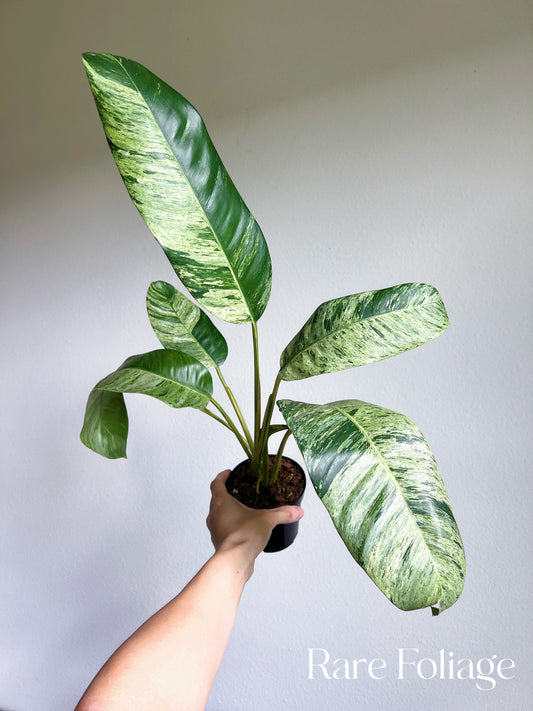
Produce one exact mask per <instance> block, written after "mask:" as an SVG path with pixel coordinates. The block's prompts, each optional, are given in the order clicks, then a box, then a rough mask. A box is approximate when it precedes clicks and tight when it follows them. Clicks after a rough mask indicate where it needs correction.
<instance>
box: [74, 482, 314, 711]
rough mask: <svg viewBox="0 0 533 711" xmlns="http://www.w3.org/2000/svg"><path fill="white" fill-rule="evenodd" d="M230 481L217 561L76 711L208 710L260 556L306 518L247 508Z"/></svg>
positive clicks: (115, 662) (294, 510)
mask: <svg viewBox="0 0 533 711" xmlns="http://www.w3.org/2000/svg"><path fill="white" fill-rule="evenodd" d="M228 475H229V470H226V471H224V472H221V473H220V474H219V475H218V476H217V477H216V478H215V480H214V481H213V482H212V484H211V493H212V496H211V505H210V509H209V515H208V517H207V526H208V528H209V530H210V532H211V539H212V541H213V544H214V546H215V553H214V555H213V556H212V557H211V558H210V559H209V560H208V561H207V563H206V564H205V565H204V566H203V567H202V568H201V570H200V571H199V572H198V573H197V574H196V575H195V577H194V578H193V579H192V580H191V581H190V582H189V583H188V585H187V586H186V587H185V588H184V589H183V590H182V591H181V593H180V594H179V595H178V596H177V597H175V598H174V599H173V600H171V601H170V602H169V603H168V604H167V605H165V606H164V607H163V608H162V609H161V610H159V612H157V613H156V614H155V615H153V616H152V617H151V618H150V619H149V620H147V622H145V623H144V624H143V625H142V626H141V627H140V628H139V629H138V630H137V631H136V632H135V633H134V634H133V635H132V636H131V637H129V638H128V639H127V640H126V641H125V642H124V644H122V646H121V647H119V648H118V649H117V651H116V652H115V653H114V654H113V655H112V656H111V657H110V658H109V659H108V661H107V662H106V663H105V665H104V666H103V667H102V669H101V670H100V671H99V672H98V674H97V675H96V677H95V678H94V680H93V681H92V683H91V685H90V686H89V688H88V689H87V691H86V692H85V694H84V695H83V697H82V699H81V700H80V702H79V704H78V706H77V707H76V710H75V711H145V710H146V711H169V710H172V711H176V709H179V710H180V711H201V710H202V709H204V707H205V704H206V701H207V697H208V695H209V691H210V689H211V685H212V684H213V681H214V679H215V676H216V673H217V671H218V668H219V666H220V662H221V661H222V656H223V654H224V650H225V648H226V644H227V642H228V639H229V636H230V633H231V629H232V627H233V623H234V621H235V616H236V614H237V608H238V604H239V600H240V597H241V594H242V591H243V589H244V586H245V584H246V582H247V581H248V580H249V578H250V576H251V575H252V573H253V569H254V562H255V559H256V557H257V556H258V555H259V553H260V552H261V551H262V550H263V548H264V547H265V545H266V543H267V541H268V538H269V536H270V533H271V531H272V529H273V528H274V526H276V525H277V524H279V523H290V522H292V521H297V520H298V519H299V518H301V516H302V515H303V511H302V509H301V508H300V507H298V506H282V507H280V508H278V509H269V510H267V509H262V510H257V511H255V510H253V509H249V508H247V507H246V506H243V505H242V504H241V503H239V502H238V501H237V500H236V499H234V498H233V497H232V496H230V495H229V494H228V493H227V491H226V487H225V482H226V479H227V477H228Z"/></svg>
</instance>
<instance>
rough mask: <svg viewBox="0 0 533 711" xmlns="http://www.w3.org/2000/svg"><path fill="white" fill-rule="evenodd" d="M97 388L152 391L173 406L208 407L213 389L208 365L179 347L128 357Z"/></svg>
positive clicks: (114, 390)
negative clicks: (175, 349) (183, 351)
mask: <svg viewBox="0 0 533 711" xmlns="http://www.w3.org/2000/svg"><path fill="white" fill-rule="evenodd" d="M94 389H95V390H109V391H112V392H118V393H141V394H143V395H151V396H152V397H155V398H157V399H158V400H161V401H162V402H164V403H166V404H167V405H170V406H171V407H196V408H199V409H202V408H204V407H206V405H207V404H208V403H209V401H210V399H211V394H212V392H213V381H212V380H211V374H210V373H209V371H208V370H207V368H206V367H205V366H204V365H202V363H200V362H199V361H197V360H196V358H193V357H192V356H190V355H188V354H187V353H180V351H171V350H158V351H150V352H149V353H142V354H141V355H134V356H131V357H130V358H127V359H126V360H125V361H124V363H122V365H121V366H120V368H117V370H115V372H114V373H111V374H110V375H108V376H106V377H105V378H103V380H100V382H99V383H97V384H96V385H95V388H94Z"/></svg>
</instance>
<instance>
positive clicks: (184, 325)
mask: <svg viewBox="0 0 533 711" xmlns="http://www.w3.org/2000/svg"><path fill="white" fill-rule="evenodd" d="M167 303H168V302H167ZM191 306H194V307H195V308H196V309H198V315H197V316H198V317H197V319H196V321H195V323H194V326H196V325H197V323H198V321H199V320H200V314H201V313H202V312H201V310H200V309H199V308H198V307H197V306H196V305H195V304H192V303H191ZM170 311H171V312H172V313H173V314H174V315H175V316H176V319H177V320H178V321H179V322H180V324H181V325H182V326H183V330H184V331H185V333H187V334H188V335H189V337H190V338H191V340H193V341H194V342H195V343H196V344H197V345H198V347H199V348H200V350H201V351H202V353H204V354H205V355H206V356H207V358H208V360H209V361H210V362H211V363H212V365H211V366H209V367H211V368H214V367H215V365H216V364H215V361H214V360H213V359H212V358H211V356H210V355H209V353H208V352H207V351H206V350H205V348H204V347H203V346H202V344H201V343H200V341H199V340H198V339H197V338H196V337H195V336H194V334H193V332H192V329H189V328H188V326H187V325H186V324H185V322H184V321H183V319H182V318H180V315H179V313H178V312H177V310H176V308H175V307H174V295H173V296H172V299H171V301H170ZM169 323H172V322H169ZM194 326H193V328H194ZM163 347H166V346H164V344H163ZM206 367H207V366H206Z"/></svg>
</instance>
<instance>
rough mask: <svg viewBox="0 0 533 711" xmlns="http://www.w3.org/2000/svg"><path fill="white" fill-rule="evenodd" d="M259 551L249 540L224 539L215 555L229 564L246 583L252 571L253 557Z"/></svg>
mask: <svg viewBox="0 0 533 711" xmlns="http://www.w3.org/2000/svg"><path fill="white" fill-rule="evenodd" d="M260 552H261V551H258V550H257V548H256V547H255V546H253V545H252V544H251V543H250V541H231V540H225V541H224V542H223V543H221V545H220V546H219V548H218V549H217V551H216V552H215V556H216V557H218V558H219V559H220V560H223V561H224V562H225V564H227V565H229V566H230V567H231V568H232V569H233V571H234V573H235V574H236V575H237V576H239V577H242V578H243V581H244V582H245V583H246V582H247V581H248V580H249V579H250V577H251V576H252V573H253V572H254V563H255V559H256V558H257V556H258V555H259V553H260Z"/></svg>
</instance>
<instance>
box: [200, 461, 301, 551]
mask: <svg viewBox="0 0 533 711" xmlns="http://www.w3.org/2000/svg"><path fill="white" fill-rule="evenodd" d="M229 475H230V470H229V469H226V470H225V471H223V472H220V474H218V476H217V477H216V478H215V479H214V480H213V481H212V482H211V504H210V507H209V515H208V516H207V520H206V523H207V527H208V528H209V531H210V532H211V540H212V541H213V545H214V546H215V549H216V550H217V551H219V550H227V549H230V548H234V547H237V546H240V547H243V548H244V549H245V551H246V552H247V554H248V555H249V557H250V558H251V562H252V563H253V560H255V558H256V557H257V556H258V555H259V553H261V551H262V550H263V548H264V547H265V546H266V544H267V542H268V539H269V538H270V534H271V533H272V529H273V528H274V526H277V525H278V524H280V523H293V522H294V521H298V520H299V519H301V518H302V516H303V515H304V512H303V509H302V508H301V507H300V506H279V507H278V508H276V509H250V508H248V506H245V505H244V504H241V503H240V501H237V499H235V498H234V497H233V496H231V494H229V493H228V491H227V490H226V480H227V478H228V476H229Z"/></svg>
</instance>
